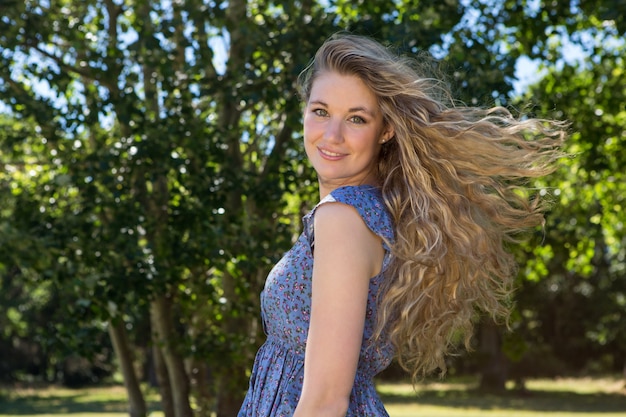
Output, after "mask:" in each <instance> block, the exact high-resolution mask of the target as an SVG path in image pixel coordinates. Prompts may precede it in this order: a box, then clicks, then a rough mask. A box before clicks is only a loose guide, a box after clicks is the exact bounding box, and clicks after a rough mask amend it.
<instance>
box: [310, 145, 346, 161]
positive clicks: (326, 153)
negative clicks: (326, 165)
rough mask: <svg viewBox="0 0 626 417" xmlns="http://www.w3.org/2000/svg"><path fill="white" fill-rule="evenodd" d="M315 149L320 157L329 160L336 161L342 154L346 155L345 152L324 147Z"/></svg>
mask: <svg viewBox="0 0 626 417" xmlns="http://www.w3.org/2000/svg"><path fill="white" fill-rule="evenodd" d="M317 151H318V153H319V154H320V156H321V157H322V158H324V159H326V160H329V161H338V160H340V159H342V158H343V157H344V156H346V154H343V153H339V152H333V151H331V150H330V149H325V148H320V147H318V148H317Z"/></svg>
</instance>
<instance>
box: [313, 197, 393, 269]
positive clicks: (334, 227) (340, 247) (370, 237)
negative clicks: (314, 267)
mask: <svg viewBox="0 0 626 417" xmlns="http://www.w3.org/2000/svg"><path fill="white" fill-rule="evenodd" d="M314 224H315V225H314V228H315V247H316V249H315V251H314V253H315V259H316V262H317V261H321V262H323V263H324V264H327V265H334V267H333V268H334V269H335V270H337V268H339V267H340V266H350V268H352V269H353V270H354V269H355V268H356V267H357V265H358V266H359V268H363V274H364V275H366V276H367V278H371V277H373V276H375V275H376V274H378V273H379V272H380V270H381V268H382V260H383V255H384V251H383V246H382V239H381V238H380V236H377V235H376V234H375V233H374V232H373V231H371V230H370V229H369V228H368V227H367V225H366V224H365V221H364V220H363V218H362V217H361V216H360V215H359V213H358V211H357V210H356V209H355V208H354V207H352V206H350V205H347V204H344V203H334V202H333V203H325V204H322V205H321V206H319V207H318V208H317V211H316V213H315V219H314ZM318 265H319V264H318Z"/></svg>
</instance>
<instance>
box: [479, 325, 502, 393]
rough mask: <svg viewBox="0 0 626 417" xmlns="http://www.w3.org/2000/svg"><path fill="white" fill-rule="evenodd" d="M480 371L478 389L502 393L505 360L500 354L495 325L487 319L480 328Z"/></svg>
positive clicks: (497, 330)
mask: <svg viewBox="0 0 626 417" xmlns="http://www.w3.org/2000/svg"><path fill="white" fill-rule="evenodd" d="M479 351H480V354H481V357H482V364H481V365H482V369H481V376H480V389H482V390H486V391H504V390H505V389H506V379H507V369H506V360H505V357H504V354H503V353H502V339H501V337H500V332H499V329H498V326H497V325H496V323H494V322H493V320H491V319H489V318H487V319H485V320H483V321H482V324H481V327H480V348H479Z"/></svg>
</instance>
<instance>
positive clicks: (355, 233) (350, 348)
mask: <svg viewBox="0 0 626 417" xmlns="http://www.w3.org/2000/svg"><path fill="white" fill-rule="evenodd" d="M314 230H315V249H314V264H313V265H314V266H313V283H312V300H311V321H310V326H309V332H308V337H307V346H306V354H305V365H304V385H303V390H302V397H301V398H302V400H301V402H304V403H309V404H311V403H317V404H321V403H324V402H334V401H339V402H341V401H347V400H348V398H349V395H350V391H351V390H352V386H353V384H354V377H355V374H356V368H357V363H358V358H359V352H360V348H361V343H362V340H363V328H364V324H365V314H366V309H367V298H368V289H369V282H370V278H371V277H373V276H375V275H376V274H377V273H378V272H379V271H380V268H381V265H382V259H383V255H384V253H383V248H382V243H381V239H380V237H378V236H376V235H375V234H374V233H373V232H372V231H371V230H370V229H369V228H368V227H367V226H366V225H365V223H364V222H363V219H362V218H361V217H360V216H359V214H358V213H357V211H356V210H355V209H354V208H353V207H351V206H348V205H345V204H339V203H328V204H323V205H321V206H319V207H318V208H317V211H316V213H315V218H314Z"/></svg>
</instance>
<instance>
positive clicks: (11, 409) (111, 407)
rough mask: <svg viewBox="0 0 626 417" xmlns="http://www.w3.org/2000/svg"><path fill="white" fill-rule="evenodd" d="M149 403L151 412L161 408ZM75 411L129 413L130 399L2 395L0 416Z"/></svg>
mask: <svg viewBox="0 0 626 417" xmlns="http://www.w3.org/2000/svg"><path fill="white" fill-rule="evenodd" d="M147 405H148V411H149V412H153V411H159V410H160V408H159V405H158V404H157V403H155V402H148V404H147ZM74 413H128V401H125V400H117V399H103V400H90V401H87V400H85V397H84V396H82V395H80V394H77V395H59V396H56V395H50V396H46V397H41V396H38V395H36V394H34V395H20V396H19V397H13V396H11V397H7V396H2V395H0V416H1V415H10V416H20V415H33V414H74Z"/></svg>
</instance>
